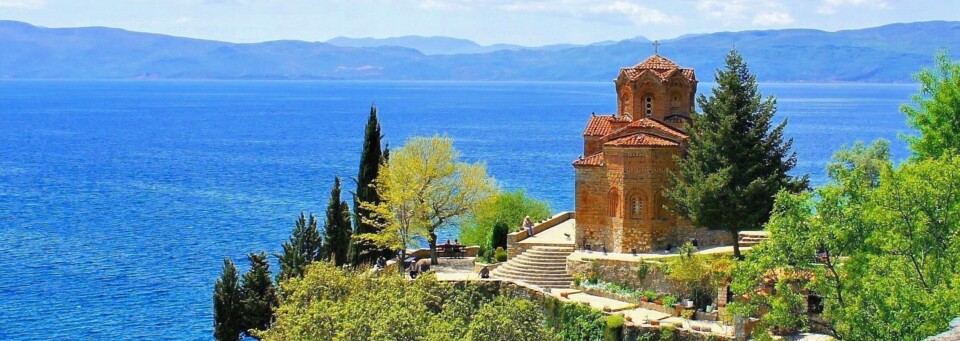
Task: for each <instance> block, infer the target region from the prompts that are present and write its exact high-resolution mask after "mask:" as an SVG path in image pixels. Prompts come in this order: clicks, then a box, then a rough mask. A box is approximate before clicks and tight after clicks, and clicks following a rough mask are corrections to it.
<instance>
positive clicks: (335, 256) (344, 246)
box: [323, 177, 352, 266]
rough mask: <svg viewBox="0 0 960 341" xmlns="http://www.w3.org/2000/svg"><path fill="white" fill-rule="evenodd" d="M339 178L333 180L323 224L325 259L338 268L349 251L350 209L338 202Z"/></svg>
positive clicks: (343, 202) (345, 259) (344, 260)
mask: <svg viewBox="0 0 960 341" xmlns="http://www.w3.org/2000/svg"><path fill="white" fill-rule="evenodd" d="M340 191H341V190H340V177H335V178H334V179H333V188H332V189H331V190H330V200H329V201H328V202H327V220H326V224H324V232H325V233H324V234H325V237H326V240H325V241H324V244H323V252H324V257H323V258H325V259H332V260H333V261H334V263H336V264H337V265H338V266H340V265H344V264H347V263H348V262H347V252H348V251H349V250H350V234H351V233H352V231H351V227H350V207H349V206H348V205H347V202H346V201H342V200H340Z"/></svg>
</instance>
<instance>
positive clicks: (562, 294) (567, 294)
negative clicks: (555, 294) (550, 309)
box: [560, 291, 570, 298]
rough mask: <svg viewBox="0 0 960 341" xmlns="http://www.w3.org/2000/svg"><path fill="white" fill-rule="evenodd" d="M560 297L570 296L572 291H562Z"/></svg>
mask: <svg viewBox="0 0 960 341" xmlns="http://www.w3.org/2000/svg"><path fill="white" fill-rule="evenodd" d="M560 297H563V298H570V292H569V291H564V292H561V293H560Z"/></svg>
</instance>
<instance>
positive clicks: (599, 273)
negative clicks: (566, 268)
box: [586, 259, 603, 284]
mask: <svg viewBox="0 0 960 341" xmlns="http://www.w3.org/2000/svg"><path fill="white" fill-rule="evenodd" d="M601 278H603V268H601V267H600V262H598V261H597V260H596V259H591V260H590V271H587V278H586V282H587V284H597V283H598V282H600V279H601Z"/></svg>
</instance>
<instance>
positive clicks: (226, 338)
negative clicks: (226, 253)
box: [213, 259, 243, 341]
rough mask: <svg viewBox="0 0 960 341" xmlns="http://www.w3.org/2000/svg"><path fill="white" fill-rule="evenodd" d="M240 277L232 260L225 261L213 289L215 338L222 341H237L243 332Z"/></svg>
mask: <svg viewBox="0 0 960 341" xmlns="http://www.w3.org/2000/svg"><path fill="white" fill-rule="evenodd" d="M240 297H241V296H240V277H239V275H238V274H237V267H236V266H235V265H233V262H232V261H230V259H224V260H223V273H222V274H221V275H220V279H218V280H217V283H216V284H215V285H214V289H213V336H214V338H216V339H217V340H220V341H235V340H239V339H240V333H241V332H243V321H242V320H241V319H242V313H243V307H242V306H241V302H240Z"/></svg>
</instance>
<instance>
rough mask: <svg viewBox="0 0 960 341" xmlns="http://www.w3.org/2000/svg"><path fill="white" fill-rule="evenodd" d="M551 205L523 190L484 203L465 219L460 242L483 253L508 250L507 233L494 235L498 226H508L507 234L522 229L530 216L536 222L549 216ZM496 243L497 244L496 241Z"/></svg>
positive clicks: (501, 195)
mask: <svg viewBox="0 0 960 341" xmlns="http://www.w3.org/2000/svg"><path fill="white" fill-rule="evenodd" d="M550 214H551V213H550V204H549V203H547V202H545V201H541V200H537V199H534V198H532V197H530V196H529V195H527V193H526V192H524V191H522V190H516V191H510V192H503V193H499V194H497V196H496V198H494V199H493V200H491V201H487V202H484V203H483V204H481V205H480V206H479V207H477V208H476V210H475V211H473V213H472V214H470V215H469V216H467V217H466V219H464V221H463V225H462V227H461V229H460V240H461V241H463V243H464V244H466V245H479V246H481V247H482V248H483V249H484V250H493V249H496V248H497V247H503V248H506V247H507V245H506V242H507V239H506V238H507V237H506V234H503V235H501V234H499V233H502V232H503V231H500V232H499V233H498V234H497V235H494V231H496V230H495V227H496V226H497V225H498V224H500V225H503V226H504V227H506V233H507V234H509V233H510V230H511V229H513V230H517V229H519V228H520V225H521V223H522V222H523V218H524V217H526V216H530V219H533V221H539V220H542V219H545V218H548V217H550ZM494 241H495V242H494Z"/></svg>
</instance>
